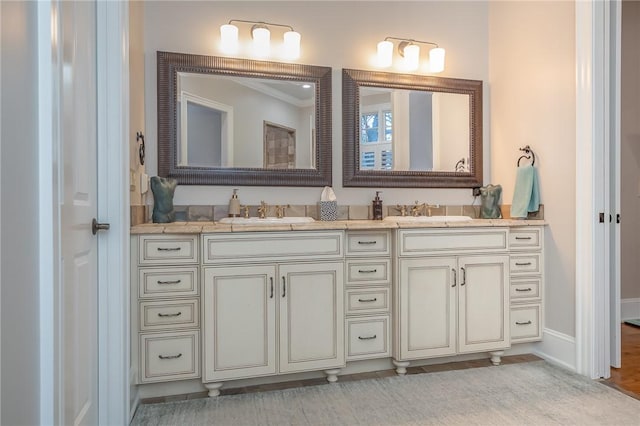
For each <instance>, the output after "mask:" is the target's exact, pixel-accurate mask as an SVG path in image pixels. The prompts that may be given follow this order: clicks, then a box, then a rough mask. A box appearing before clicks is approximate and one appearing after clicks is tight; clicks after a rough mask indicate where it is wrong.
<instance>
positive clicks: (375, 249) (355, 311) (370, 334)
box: [345, 230, 393, 361]
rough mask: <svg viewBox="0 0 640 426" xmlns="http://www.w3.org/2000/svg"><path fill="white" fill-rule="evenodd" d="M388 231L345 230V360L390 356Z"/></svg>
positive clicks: (389, 255) (390, 271)
mask: <svg viewBox="0 0 640 426" xmlns="http://www.w3.org/2000/svg"><path fill="white" fill-rule="evenodd" d="M391 241H392V240H391V232H390V231H389V230H372V231H368V230H367V231H347V238H346V251H345V256H346V279H347V289H346V293H345V299H346V314H347V317H346V327H345V345H346V352H347V354H346V355H347V361H356V360H362V359H374V358H389V357H390V356H391V317H390V312H391V277H392V276H393V274H392V268H391Z"/></svg>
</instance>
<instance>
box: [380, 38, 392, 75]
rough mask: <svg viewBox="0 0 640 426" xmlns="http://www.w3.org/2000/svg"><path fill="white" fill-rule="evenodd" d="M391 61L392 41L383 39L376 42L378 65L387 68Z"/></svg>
mask: <svg viewBox="0 0 640 426" xmlns="http://www.w3.org/2000/svg"><path fill="white" fill-rule="evenodd" d="M392 61H393V43H392V42H390V41H388V40H385V41H381V42H380V43H378V66H379V67H382V68H387V67H390V66H391V62H392Z"/></svg>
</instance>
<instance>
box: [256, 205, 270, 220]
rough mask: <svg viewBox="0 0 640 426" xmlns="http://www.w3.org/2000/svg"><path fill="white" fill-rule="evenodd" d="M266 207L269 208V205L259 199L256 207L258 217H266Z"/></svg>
mask: <svg viewBox="0 0 640 426" xmlns="http://www.w3.org/2000/svg"><path fill="white" fill-rule="evenodd" d="M268 208H269V205H268V204H267V203H265V202H264V201H260V207H258V217H259V218H260V219H264V218H266V217H267V209H268Z"/></svg>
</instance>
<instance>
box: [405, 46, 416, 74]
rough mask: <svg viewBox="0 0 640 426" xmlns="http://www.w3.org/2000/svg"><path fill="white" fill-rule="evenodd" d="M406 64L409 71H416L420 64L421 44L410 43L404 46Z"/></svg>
mask: <svg viewBox="0 0 640 426" xmlns="http://www.w3.org/2000/svg"><path fill="white" fill-rule="evenodd" d="M404 60H405V66H406V68H407V70H408V71H415V70H417V69H418V65H420V46H418V45H417V44H410V45H408V46H405V48H404Z"/></svg>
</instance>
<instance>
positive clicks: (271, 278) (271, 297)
mask: <svg viewBox="0 0 640 426" xmlns="http://www.w3.org/2000/svg"><path fill="white" fill-rule="evenodd" d="M269 280H270V281H271V293H270V294H269V299H273V277H269Z"/></svg>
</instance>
